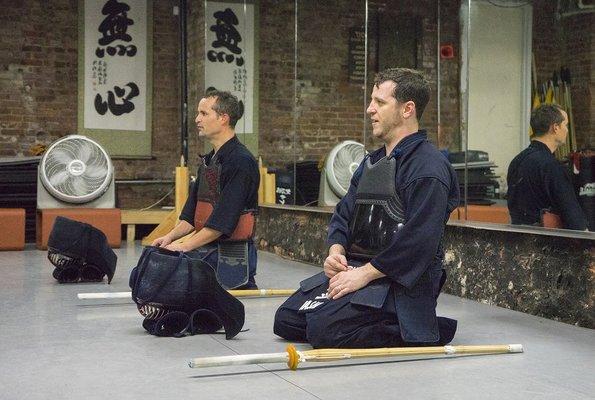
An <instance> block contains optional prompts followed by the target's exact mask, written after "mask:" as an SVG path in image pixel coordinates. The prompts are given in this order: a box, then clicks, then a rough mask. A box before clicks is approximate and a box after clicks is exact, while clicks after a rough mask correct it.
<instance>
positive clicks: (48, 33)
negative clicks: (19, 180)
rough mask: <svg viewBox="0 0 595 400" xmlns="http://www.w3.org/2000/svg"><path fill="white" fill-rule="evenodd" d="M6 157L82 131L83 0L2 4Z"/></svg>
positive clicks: (0, 92) (2, 142)
mask: <svg viewBox="0 0 595 400" xmlns="http://www.w3.org/2000/svg"><path fill="white" fill-rule="evenodd" d="M0 7H1V9H2V13H1V14H0V37H2V40H1V41H0V157H6V156H16V155H23V154H27V150H28V149H29V148H30V147H31V146H33V145H34V144H37V143H44V144H45V143H50V142H51V141H53V140H55V139H57V138H59V137H61V136H63V135H65V134H67V133H74V132H76V121H77V120H76V111H74V112H69V111H65V110H76V104H77V2H76V1H74V0H70V1H68V0H62V1H56V2H51V3H49V4H46V2H42V1H23V2H9V1H2V4H0Z"/></svg>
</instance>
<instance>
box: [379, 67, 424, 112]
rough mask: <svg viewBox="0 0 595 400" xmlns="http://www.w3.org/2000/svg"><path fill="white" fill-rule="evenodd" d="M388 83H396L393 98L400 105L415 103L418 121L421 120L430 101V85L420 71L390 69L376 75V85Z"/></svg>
mask: <svg viewBox="0 0 595 400" xmlns="http://www.w3.org/2000/svg"><path fill="white" fill-rule="evenodd" d="M386 81H393V82H394V83H395V91H394V92H393V97H394V98H395V99H397V101H398V102H399V103H404V102H407V101H413V102H414V103H415V112H416V115H417V120H418V121H419V120H420V119H421V116H422V114H423V113H424V109H425V108H426V105H428V101H429V100H430V83H429V82H428V81H427V79H426V78H425V77H424V76H423V74H422V73H421V72H419V71H416V70H414V69H409V68H389V69H386V70H384V71H382V72H379V73H377V74H376V78H375V79H374V85H376V86H380V84H382V83H384V82H386Z"/></svg>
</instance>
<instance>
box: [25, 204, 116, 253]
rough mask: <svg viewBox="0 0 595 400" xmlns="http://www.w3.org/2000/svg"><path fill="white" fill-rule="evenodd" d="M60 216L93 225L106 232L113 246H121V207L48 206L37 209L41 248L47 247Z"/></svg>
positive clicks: (37, 243) (38, 239)
mask: <svg viewBox="0 0 595 400" xmlns="http://www.w3.org/2000/svg"><path fill="white" fill-rule="evenodd" d="M58 216H61V217H66V218H70V219H73V220H75V221H79V222H85V223H87V224H89V225H92V226H94V227H95V228H97V229H99V230H100V231H102V232H103V233H104V234H105V236H106V237H107V242H108V243H109V245H110V246H111V247H120V243H121V242H122V231H121V229H122V227H121V214H120V209H119V208H46V209H42V210H37V242H36V247H37V248H38V249H39V250H45V249H47V246H48V238H49V236H50V232H51V231H52V227H53V226H54V220H55V219H56V217H58Z"/></svg>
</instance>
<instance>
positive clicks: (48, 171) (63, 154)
mask: <svg viewBox="0 0 595 400" xmlns="http://www.w3.org/2000/svg"><path fill="white" fill-rule="evenodd" d="M39 172H40V174H41V181H42V183H43V185H44V186H45V188H46V189H47V190H48V191H49V192H50V193H51V194H52V195H53V196H55V197H57V198H58V199H60V200H63V201H66V202H72V203H85V202H89V201H91V200H94V199H95V198H97V197H99V196H100V195H101V194H103V192H105V190H106V189H107V187H108V186H109V185H110V183H111V179H112V165H111V161H110V159H109V157H108V155H107V153H106V152H105V150H103V149H102V148H101V147H100V146H99V145H98V144H97V143H95V142H94V141H92V140H91V139H88V138H86V137H84V136H78V135H72V136H67V137H65V138H63V139H60V140H58V141H57V142H55V143H54V144H53V145H52V146H50V148H49V149H48V150H47V152H46V153H45V155H44V156H43V159H42V161H41V164H40V171H39Z"/></svg>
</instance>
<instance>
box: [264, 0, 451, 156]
mask: <svg viewBox="0 0 595 400" xmlns="http://www.w3.org/2000/svg"><path fill="white" fill-rule="evenodd" d="M270 3H271V4H269V2H266V1H265V2H261V16H260V34H259V45H260V140H261V142H260V153H261V155H262V156H263V159H264V161H265V163H267V164H269V165H284V164H286V163H287V162H289V161H291V160H292V159H293V152H294V150H295V152H296V153H297V159H298V160H319V159H320V158H322V157H324V156H325V155H326V154H327V153H328V151H329V150H330V149H331V148H332V147H333V146H334V145H335V144H337V143H338V142H339V141H342V140H346V139H352V140H357V141H359V142H362V141H363V131H362V130H363V125H364V118H365V112H364V109H365V106H364V91H363V87H362V86H361V85H358V84H353V83H349V81H348V79H347V73H348V72H347V55H348V42H347V39H348V35H349V28H351V27H354V26H363V24H364V21H365V9H364V5H363V2H361V1H349V2H347V1H328V2H325V4H324V7H320V4H318V3H316V2H303V3H299V5H298V40H299V44H298V90H297V93H298V108H297V109H298V119H297V135H296V139H295V140H296V145H297V146H296V148H295V149H294V148H293V147H292V145H293V140H294V138H293V135H292V130H293V115H292V111H293V109H294V102H293V93H294V87H293V74H294V71H293V50H294V43H293V33H294V14H293V13H294V9H293V4H284V5H279V4H277V3H278V2H270ZM272 3H274V7H273V4H272ZM386 3H387V4H386V7H384V10H383V11H381V12H396V11H393V10H398V12H403V13H409V14H417V15H419V16H420V17H421V19H422V38H421V40H420V43H419V50H418V60H419V63H420V69H422V70H423V72H424V73H425V74H426V75H427V77H428V79H429V80H430V81H431V83H432V88H433V93H432V99H431V101H430V103H429V104H428V106H427V108H426V111H425V113H424V116H423V120H422V126H423V127H425V128H427V129H428V132H429V135H430V138H431V139H432V141H433V142H434V143H436V142H437V127H436V125H437V118H436V114H437V113H436V108H437V102H436V15H435V13H431V12H430V13H428V12H427V10H433V8H435V5H434V2H432V1H424V2H423V3H427V4H421V3H422V2H416V3H415V6H412V5H411V3H410V2H403V1H396V0H395V1H387V2H386ZM388 3H390V4H388ZM442 3H443V6H442V10H441V12H442V23H443V25H442V30H441V34H442V42H443V43H452V44H453V45H454V46H455V49H457V50H456V53H457V56H458V31H459V26H458V2H457V1H454V0H451V1H443V2H442ZM432 7H433V8H432ZM264 10H266V12H264ZM420 10H424V12H423V13H422V12H421V11H420ZM374 12H375V10H371V11H370V15H373V13H374ZM329 21H332V23H329ZM371 22H372V21H371ZM369 40H370V42H369V51H370V53H371V54H374V49H375V45H376V44H375V34H374V32H373V30H370V32H369ZM457 60H458V58H455V59H453V60H447V61H444V62H443V63H442V73H441V75H442V96H441V99H442V112H441V117H442V135H441V137H440V147H449V148H450V149H452V150H457V149H458V148H459V143H460V133H459V98H458V81H459V78H458V75H459V66H458V62H457ZM369 68H370V70H371V71H373V70H374V69H375V68H376V67H375V59H374V57H372V58H371V60H370V64H369ZM371 79H373V73H372V72H371V73H370V81H369V83H368V87H367V96H368V97H369V95H370V92H371V89H372V82H371ZM367 143H368V145H369V146H370V147H375V146H377V145H378V144H377V143H372V139H371V133H370V126H369V124H368V132H367Z"/></svg>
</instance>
